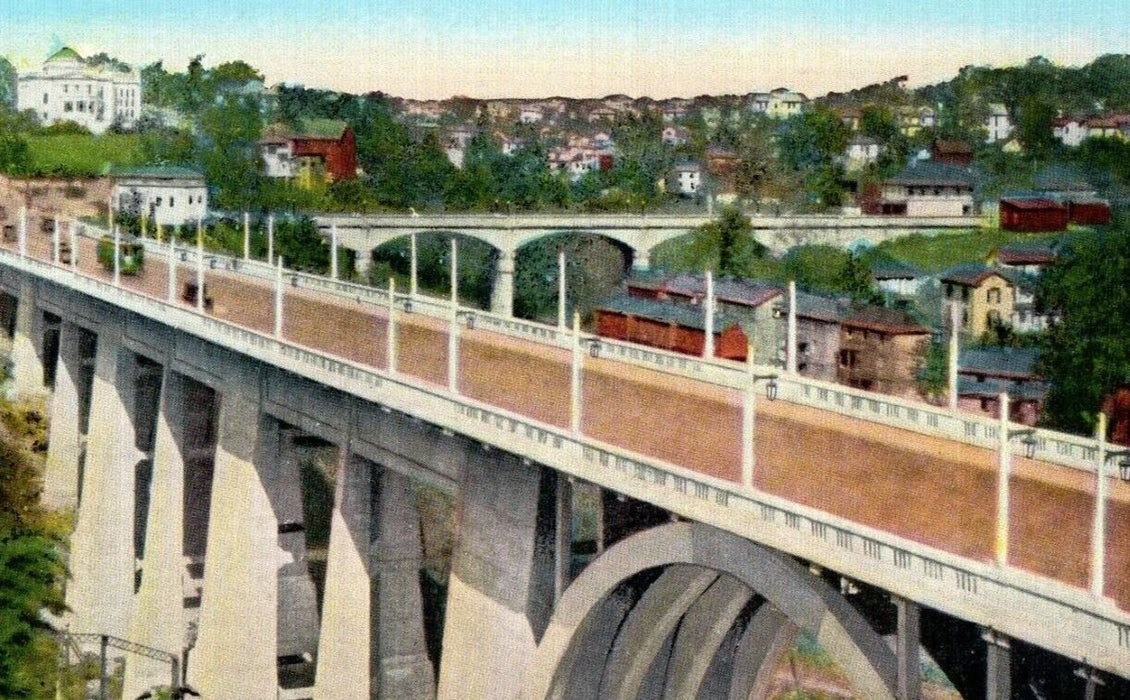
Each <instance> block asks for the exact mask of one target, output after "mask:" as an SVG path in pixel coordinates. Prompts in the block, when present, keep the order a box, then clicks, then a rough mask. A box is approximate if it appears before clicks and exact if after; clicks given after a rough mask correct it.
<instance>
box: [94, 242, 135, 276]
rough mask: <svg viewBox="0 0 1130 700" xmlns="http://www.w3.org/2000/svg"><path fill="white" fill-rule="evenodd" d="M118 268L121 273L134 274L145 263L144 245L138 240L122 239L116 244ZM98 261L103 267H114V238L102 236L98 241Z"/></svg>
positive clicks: (111, 268) (110, 268)
mask: <svg viewBox="0 0 1130 700" xmlns="http://www.w3.org/2000/svg"><path fill="white" fill-rule="evenodd" d="M118 249H119V250H120V251H121V252H120V253H119V254H118V270H119V271H120V272H121V273H122V274H123V275H136V274H139V273H140V272H141V268H142V267H144V265H145V247H144V246H143V245H142V244H141V242H140V241H136V240H127V239H122V240H121V241H120V242H119V244H118ZM97 250H98V262H99V264H101V265H102V267H103V268H104V269H107V270H113V269H114V239H113V237H112V236H103V237H102V238H101V240H99V241H98V249H97Z"/></svg>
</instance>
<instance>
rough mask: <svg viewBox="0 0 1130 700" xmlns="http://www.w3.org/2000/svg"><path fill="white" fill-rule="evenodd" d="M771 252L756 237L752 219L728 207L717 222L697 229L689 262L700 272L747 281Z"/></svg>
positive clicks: (693, 237) (690, 249)
mask: <svg viewBox="0 0 1130 700" xmlns="http://www.w3.org/2000/svg"><path fill="white" fill-rule="evenodd" d="M768 251H769V249H768V248H766V247H765V245H764V244H762V243H760V242H759V241H758V240H757V239H755V238H754V237H753V225H752V224H751V223H750V220H749V217H747V216H745V215H744V214H742V213H741V212H740V211H739V210H738V209H737V208H735V207H726V208H724V209H723V210H722V214H721V216H719V218H718V219H717V220H715V221H711V222H709V223H705V224H703V225H702V226H699V227H698V228H697V229H695V231H694V233H693V234H692V238H691V244H690V247H689V250H688V253H689V255H688V260H687V262H688V263H689V264H691V265H692V266H693V267H696V268H698V269H700V270H702V269H709V270H714V272H715V273H717V274H719V275H734V276H738V277H743V276H746V275H748V272H749V270H750V268H751V266H752V264H753V261H754V260H757V259H759V258H764V257H765V255H766V254H767V253H768Z"/></svg>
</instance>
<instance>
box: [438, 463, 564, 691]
mask: <svg viewBox="0 0 1130 700" xmlns="http://www.w3.org/2000/svg"><path fill="white" fill-rule="evenodd" d="M555 479H556V477H555V474H554V473H553V472H552V471H550V470H546V469H543V468H540V467H538V466H536V465H532V464H525V463H522V461H520V460H518V459H517V458H514V457H511V456H509V455H501V453H495V452H488V453H483V454H482V456H481V457H480V458H479V459H477V460H473V461H469V463H468V464H467V465H466V467H465V468H464V472H463V476H462V480H461V483H460V485H459V492H458V506H457V509H458V514H459V515H458V519H457V523H456V528H457V530H456V532H457V539H456V545H455V553H454V556H453V561H452V572H451V577H450V579H449V587H448V603H447V619H446V623H445V627H444V636H443V659H442V665H441V667H440V681H439V697H441V698H468V697H475V698H488V697H489V698H517V697H520V696H521V695H522V692H523V686H524V682H525V678H526V674H527V672H528V669H529V667H530V664H531V663H532V660H533V656H534V652H535V650H536V648H537V643H538V640H539V639H540V637H541V635H542V633H543V632H544V630H545V627H546V625H547V624H548V621H549V616H550V613H551V611H552V606H553V594H554V578H555V577H554V568H555V567H554V553H553V551H552V549H553V546H552V543H553V542H554V539H555V538H554V531H555V526H554V522H553V520H554V512H555V510H556V508H555V504H554V500H555V499H554V496H555V494H556V492H557V489H556V483H555Z"/></svg>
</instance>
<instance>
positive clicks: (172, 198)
mask: <svg viewBox="0 0 1130 700" xmlns="http://www.w3.org/2000/svg"><path fill="white" fill-rule="evenodd" d="M169 206H170V207H174V206H176V198H174V197H169Z"/></svg>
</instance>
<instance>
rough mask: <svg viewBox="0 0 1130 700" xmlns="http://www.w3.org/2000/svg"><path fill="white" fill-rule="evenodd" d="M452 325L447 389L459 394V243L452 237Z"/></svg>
mask: <svg viewBox="0 0 1130 700" xmlns="http://www.w3.org/2000/svg"><path fill="white" fill-rule="evenodd" d="M450 311H451V325H450V327H449V328H448V331H447V388H448V390H449V391H451V393H453V394H458V393H459V242H458V240H456V238H455V237H454V236H452V237H451V309H450Z"/></svg>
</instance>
